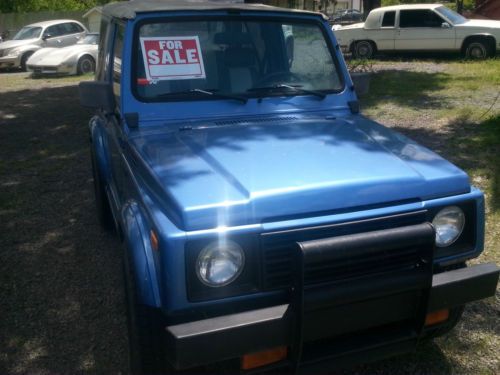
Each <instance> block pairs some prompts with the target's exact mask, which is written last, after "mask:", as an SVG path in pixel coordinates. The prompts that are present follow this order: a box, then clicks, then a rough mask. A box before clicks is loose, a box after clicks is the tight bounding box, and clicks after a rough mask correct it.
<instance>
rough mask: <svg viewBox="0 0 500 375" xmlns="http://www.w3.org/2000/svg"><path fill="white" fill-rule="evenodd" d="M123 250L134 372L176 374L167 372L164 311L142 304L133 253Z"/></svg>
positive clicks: (130, 350) (130, 347) (131, 371)
mask: <svg viewBox="0 0 500 375" xmlns="http://www.w3.org/2000/svg"><path fill="white" fill-rule="evenodd" d="M123 253H124V254H123V276H124V285H125V299H126V306H127V323H128V334H129V335H128V338H129V358H130V373H131V374H134V375H135V374H172V372H171V371H167V370H168V368H167V361H166V358H165V338H164V334H163V330H162V324H161V316H160V314H161V313H160V312H159V311H157V309H154V308H152V307H148V306H145V305H141V304H139V303H138V301H137V293H136V281H135V276H134V272H133V269H132V267H131V260H130V254H129V252H128V251H127V249H126V248H125V246H124V251H123Z"/></svg>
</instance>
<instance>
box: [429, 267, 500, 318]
mask: <svg viewBox="0 0 500 375" xmlns="http://www.w3.org/2000/svg"><path fill="white" fill-rule="evenodd" d="M499 273H500V269H499V268H498V267H497V266H496V265H495V264H493V263H486V264H478V265H475V266H471V267H467V268H461V269H458V270H453V271H448V272H443V273H439V274H437V275H434V277H433V279H432V289H431V294H430V299H429V311H436V310H440V309H444V308H449V307H455V306H459V305H463V304H465V303H467V302H472V301H477V300H480V299H483V298H488V297H491V296H494V295H495V292H496V288H497V284H498V276H499Z"/></svg>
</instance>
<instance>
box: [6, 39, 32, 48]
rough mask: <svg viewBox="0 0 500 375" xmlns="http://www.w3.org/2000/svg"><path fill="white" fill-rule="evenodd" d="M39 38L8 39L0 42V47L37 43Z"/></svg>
mask: <svg viewBox="0 0 500 375" xmlns="http://www.w3.org/2000/svg"><path fill="white" fill-rule="evenodd" d="M37 41H38V39H25V40H7V41H6V42H2V43H0V49H10V48H15V47H20V46H26V45H29V44H34V43H35V44H36V42H37Z"/></svg>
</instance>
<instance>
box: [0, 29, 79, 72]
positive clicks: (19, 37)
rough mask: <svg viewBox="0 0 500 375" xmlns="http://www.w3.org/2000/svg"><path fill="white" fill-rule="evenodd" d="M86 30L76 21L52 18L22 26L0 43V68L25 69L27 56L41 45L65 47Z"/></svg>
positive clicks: (73, 42)
mask: <svg viewBox="0 0 500 375" xmlns="http://www.w3.org/2000/svg"><path fill="white" fill-rule="evenodd" d="M87 33H88V30H87V29H86V28H85V26H83V25H82V24H81V23H80V22H78V21H73V20H52V21H44V22H38V23H33V24H31V25H27V26H24V27H23V28H22V29H21V30H19V32H18V33H17V34H16V35H15V36H14V37H13V38H12V39H11V40H8V41H5V42H2V43H0V68H21V69H22V70H26V62H27V61H28V59H29V57H30V56H31V55H32V54H33V53H34V52H36V51H38V50H39V49H41V48H43V47H66V46H69V45H72V44H75V43H76V42H78V41H79V40H80V39H81V38H83V37H84V36H85V34H87Z"/></svg>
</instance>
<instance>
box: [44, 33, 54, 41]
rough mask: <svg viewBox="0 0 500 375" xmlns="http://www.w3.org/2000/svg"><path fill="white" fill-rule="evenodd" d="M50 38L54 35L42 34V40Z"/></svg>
mask: <svg viewBox="0 0 500 375" xmlns="http://www.w3.org/2000/svg"><path fill="white" fill-rule="evenodd" d="M49 38H52V35H50V34H45V35H43V36H42V40H47V39H49Z"/></svg>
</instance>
